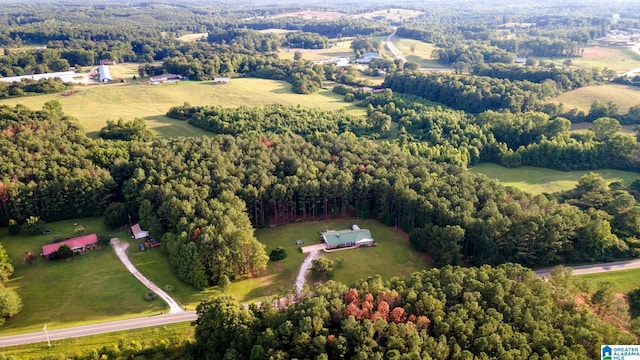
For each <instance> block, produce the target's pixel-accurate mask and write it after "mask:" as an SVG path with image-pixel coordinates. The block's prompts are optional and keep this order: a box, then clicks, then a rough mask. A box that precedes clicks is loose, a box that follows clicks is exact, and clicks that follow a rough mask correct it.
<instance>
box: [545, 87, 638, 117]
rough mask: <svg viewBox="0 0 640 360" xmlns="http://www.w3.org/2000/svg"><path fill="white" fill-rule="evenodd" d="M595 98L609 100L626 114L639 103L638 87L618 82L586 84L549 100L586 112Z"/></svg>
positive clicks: (566, 108)
mask: <svg viewBox="0 0 640 360" xmlns="http://www.w3.org/2000/svg"><path fill="white" fill-rule="evenodd" d="M596 100H600V101H602V102H605V103H607V102H609V101H611V102H613V103H615V104H617V105H618V109H619V112H620V113H621V114H626V113H627V112H628V111H629V108H630V107H631V106H635V105H640V87H637V86H627V85H618V84H607V85H599V86H586V87H583V88H579V89H576V90H572V91H569V92H566V93H564V94H561V95H560V96H556V97H554V98H552V99H550V100H549V102H553V103H556V104H557V103H563V104H564V108H565V110H569V109H572V108H576V109H578V110H583V111H585V112H588V111H589V109H590V108H591V104H593V102H594V101H596Z"/></svg>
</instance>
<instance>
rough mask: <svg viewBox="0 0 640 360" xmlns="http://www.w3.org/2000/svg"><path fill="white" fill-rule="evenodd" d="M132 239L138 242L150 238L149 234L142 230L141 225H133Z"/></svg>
mask: <svg viewBox="0 0 640 360" xmlns="http://www.w3.org/2000/svg"><path fill="white" fill-rule="evenodd" d="M131 237H132V238H134V239H136V240H140V239H146V238H148V237H149V232H148V231H144V230H142V228H141V227H140V224H138V223H135V224H133V225H131Z"/></svg>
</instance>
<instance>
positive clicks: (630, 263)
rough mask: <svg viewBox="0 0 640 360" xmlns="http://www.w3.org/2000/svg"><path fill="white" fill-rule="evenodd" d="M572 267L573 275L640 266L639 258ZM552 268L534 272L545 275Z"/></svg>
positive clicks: (547, 274)
mask: <svg viewBox="0 0 640 360" xmlns="http://www.w3.org/2000/svg"><path fill="white" fill-rule="evenodd" d="M569 268H571V269H572V272H573V275H587V274H597V273H603V272H607V271H618V270H629V269H637V268H640V260H627V261H616V262H611V263H606V264H596V265H580V266H572V267H569ZM551 270H552V268H547V269H539V270H536V274H538V275H539V276H542V277H547V276H549V274H550V273H551Z"/></svg>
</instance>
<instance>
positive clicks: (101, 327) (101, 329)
mask: <svg viewBox="0 0 640 360" xmlns="http://www.w3.org/2000/svg"><path fill="white" fill-rule="evenodd" d="M195 319H196V312H195V311H183V312H180V313H178V314H165V315H155V316H150V317H146V318H136V319H129V320H118V321H110V322H105V323H98V324H92V325H84V326H76V327H72V328H66V329H58V330H47V333H46V334H45V332H44V331H40V332H37V333H29V334H22V335H12V336H4V337H1V338H0V347H4V346H13V345H22V344H30V343H36V342H44V341H47V334H48V335H49V340H60V339H66V338H73V337H81V336H88V335H96V334H103V333H108V332H114V331H122V330H131V329H139V328H144V327H150V326H160V325H166V324H172V323H177V322H185V321H194V320H195Z"/></svg>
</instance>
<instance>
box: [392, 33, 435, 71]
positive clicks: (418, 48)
mask: <svg viewBox="0 0 640 360" xmlns="http://www.w3.org/2000/svg"><path fill="white" fill-rule="evenodd" d="M391 42H392V43H393V45H395V47H396V48H397V49H398V50H399V51H400V52H401V53H402V55H404V57H405V59H407V61H415V62H417V63H418V64H420V66H421V67H423V68H446V66H444V65H442V64H440V63H438V61H437V60H436V59H434V58H433V57H432V56H431V53H432V52H433V50H434V49H435V48H436V46H435V45H434V44H430V43H426V42H423V41H419V40H413V39H404V38H399V37H397V36H394V37H393V38H391ZM412 49H413V50H412Z"/></svg>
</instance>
